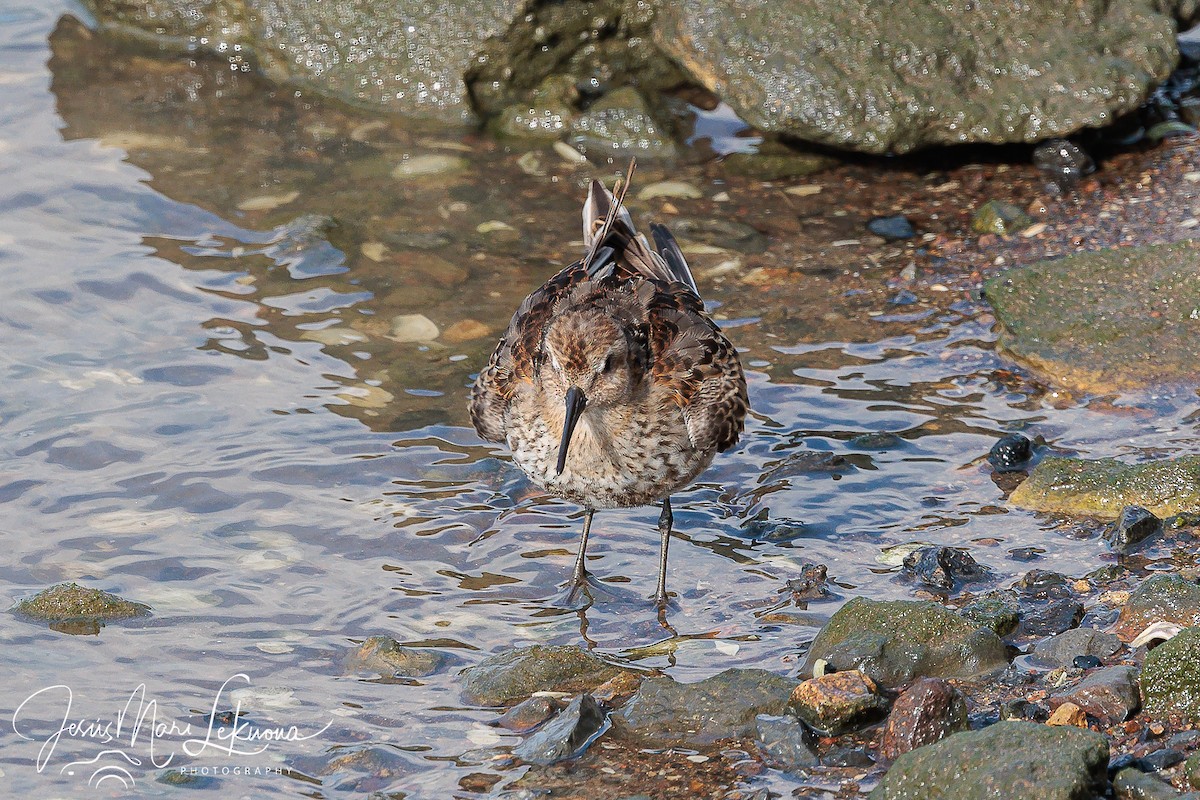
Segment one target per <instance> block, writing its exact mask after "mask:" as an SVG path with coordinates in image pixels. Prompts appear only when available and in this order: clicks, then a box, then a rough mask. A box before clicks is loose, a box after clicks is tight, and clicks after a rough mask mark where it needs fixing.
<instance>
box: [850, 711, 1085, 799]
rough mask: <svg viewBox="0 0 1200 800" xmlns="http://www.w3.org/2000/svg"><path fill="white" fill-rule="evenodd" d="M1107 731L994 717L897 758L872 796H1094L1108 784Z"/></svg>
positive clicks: (965, 797) (1080, 797) (905, 797)
mask: <svg viewBox="0 0 1200 800" xmlns="http://www.w3.org/2000/svg"><path fill="white" fill-rule="evenodd" d="M1107 767H1108V739H1106V738H1105V737H1104V736H1103V735H1101V734H1099V733H1094V732H1093V731H1089V730H1084V729H1080V728H1072V727H1055V728H1052V727H1049V726H1046V725H1039V724H1037V723H1034V722H1016V721H1011V722H998V723H996V724H995V725H992V726H990V727H987V728H984V729H982V730H978V731H966V732H963V733H956V734H954V735H952V736H950V737H948V738H946V739H943V740H942V741H940V742H937V743H936V744H931V745H927V746H925V747H919V748H917V749H916V750H913V751H911V752H908V753H905V754H904V755H902V756H900V758H898V759H896V763H895V764H893V765H892V768H891V769H890V770H888V772H887V774H886V775H884V776H883V780H882V781H880V782H879V785H878V786H877V787H876V788H875V790H874V791H873V792H871V795H870V796H871V800H996V798H1013V800H1016V798H1020V799H1021V800H1092V798H1094V797H1096V796H1098V795H1103V794H1104V791H1105V789H1106V787H1107V783H1108V780H1107Z"/></svg>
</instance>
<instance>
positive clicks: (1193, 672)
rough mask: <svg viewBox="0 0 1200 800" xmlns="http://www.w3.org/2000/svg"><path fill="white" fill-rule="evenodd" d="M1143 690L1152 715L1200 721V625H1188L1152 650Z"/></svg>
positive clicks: (1147, 711) (1146, 664)
mask: <svg viewBox="0 0 1200 800" xmlns="http://www.w3.org/2000/svg"><path fill="white" fill-rule="evenodd" d="M1141 689H1142V703H1143V705H1144V706H1145V709H1146V713H1147V714H1148V715H1150V716H1152V717H1164V716H1167V715H1177V716H1180V717H1183V718H1185V719H1187V720H1191V721H1197V720H1200V628H1187V629H1186V630H1183V631H1181V632H1180V633H1179V635H1178V636H1175V637H1174V638H1173V639H1170V640H1168V641H1166V642H1164V643H1163V644H1160V645H1159V646H1158V647H1156V648H1154V649H1153V650H1151V651H1150V653H1149V655H1147V656H1146V661H1145V663H1144V664H1143V665H1142V674H1141Z"/></svg>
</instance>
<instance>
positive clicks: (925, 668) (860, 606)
mask: <svg viewBox="0 0 1200 800" xmlns="http://www.w3.org/2000/svg"><path fill="white" fill-rule="evenodd" d="M817 661H825V662H826V663H827V664H829V665H830V666H832V667H833V668H834V669H836V670H838V671H846V670H852V669H861V670H862V671H863V672H864V673H866V675H867V676H868V677H870V678H871V679H872V680H873V681H875V682H876V683H878V684H880V685H881V686H883V687H885V688H892V687H897V686H902V685H904V684H907V683H910V682H911V681H912V680H914V679H915V678H919V677H934V678H969V677H975V676H979V675H984V674H987V673H990V672H993V671H995V670H999V669H1002V668H1003V667H1005V666H1006V665H1007V664H1008V659H1007V657H1006V654H1005V649H1004V644H1003V643H1002V642H1001V641H1000V639H999V638H997V636H996V634H994V633H993V632H992V631H990V630H987V629H986V628H981V627H979V626H977V625H976V624H975V623H973V622H970V621H968V620H967V619H965V618H963V617H961V616H959V615H958V614H955V613H954V612H953V611H950V610H948V609H946V608H943V607H942V606H940V605H938V604H936V603H928V602H916V601H905V600H897V601H892V602H882V601H876V600H870V599H867V598H865V597H856V598H854V599H853V600H851V601H850V602H848V603H846V605H844V606H842V608H841V609H839V610H838V612H837V613H836V614H834V615H833V617H832V618H831V619H830V620H829V622H828V623H826V625H825V627H824V628H822V629H821V631H820V633H818V634H817V638H816V639H815V640H814V641H813V643H812V646H811V647H810V648H809V652H808V659H807V661H806V662H805V665H804V669H805V672H807V673H810V674H811V672H812V670H813V667H814V666H815V665H816V662H817Z"/></svg>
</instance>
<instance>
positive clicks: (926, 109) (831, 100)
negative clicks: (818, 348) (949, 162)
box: [653, 0, 1191, 153]
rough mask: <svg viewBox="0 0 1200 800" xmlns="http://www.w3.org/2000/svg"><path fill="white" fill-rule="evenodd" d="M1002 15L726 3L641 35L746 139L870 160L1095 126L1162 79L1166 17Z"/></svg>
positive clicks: (1138, 10) (1128, 10) (693, 4)
mask: <svg viewBox="0 0 1200 800" xmlns="http://www.w3.org/2000/svg"><path fill="white" fill-rule="evenodd" d="M1187 8H1188V9H1190V8H1191V7H1190V6H1188V7H1187ZM1160 9H1162V10H1160ZM1008 12H1009V9H1008V7H1006V6H1003V5H1001V4H993V3H990V2H989V3H988V4H987V5H985V6H982V7H981V6H972V7H971V9H970V10H969V11H951V10H950V9H949V7H943V6H931V5H924V4H917V5H911V4H903V5H897V6H895V7H891V8H889V11H888V13H886V14H880V13H864V9H863V7H861V6H858V5H854V4H837V3H814V4H801V5H787V6H784V5H782V4H780V5H775V4H768V5H765V6H761V7H758V10H757V13H754V14H748V13H745V8H744V6H742V5H741V4H739V3H736V2H734V1H733V0H724V1H723V2H715V3H714V2H700V0H684V1H683V2H679V3H669V4H662V5H661V6H659V10H658V14H657V17H656V21H655V25H654V29H653V31H654V37H655V41H656V43H657V44H658V46H659V47H660V48H661V49H662V50H663V51H665V52H666V54H667V55H669V56H671V57H672V58H673V59H675V60H676V61H677V62H678V63H680V64H684V65H687V70H688V72H689V74H690V77H691V78H692V79H693V80H695V81H697V82H699V83H700V84H702V85H703V86H704V87H705V88H707V89H709V90H710V91H712V92H714V93H715V94H717V95H718V96H720V97H721V98H723V99H724V100H725V101H726V102H728V103H729V104H730V105H731V106H732V107H733V108H734V110H736V111H737V112H738V114H739V116H741V117H742V118H743V119H744V120H746V121H747V122H748V123H749V124H751V125H752V126H754V127H755V128H757V129H759V130H763V131H767V132H771V133H778V134H785V135H787V136H790V137H795V138H799V139H803V140H805V141H810V142H819V143H821V144H825V145H830V146H833V147H838V148H845V149H853V150H860V151H864V152H871V153H886V152H908V151H911V150H915V149H918V148H921V147H926V146H930V145H942V144H956V143H962V142H990V143H1001V142H1019V141H1025V142H1034V141H1038V140H1040V139H1045V138H1047V137H1050V136H1064V135H1067V134H1069V133H1072V132H1074V131H1076V130H1080V129H1082V128H1085V127H1089V126H1100V125H1104V124H1107V123H1108V121H1109V120H1110V119H1111V118H1112V117H1113V116H1114V115H1116V114H1120V113H1123V112H1126V111H1132V110H1133V109H1135V108H1136V107H1137V106H1138V104H1139V103H1140V102H1141V101H1142V99H1143V98H1144V97H1145V96H1146V95H1147V94H1148V92H1149V90H1150V87H1151V86H1153V85H1154V84H1155V83H1157V82H1158V81H1161V80H1163V79H1164V78H1166V76H1167V75H1168V73H1169V72H1170V71H1171V68H1172V67H1173V66H1174V62H1175V59H1176V50H1175V44H1174V31H1175V22H1174V20H1173V18H1172V16H1173V13H1174V9H1172V10H1171V11H1167V10H1166V9H1165V8H1164V7H1162V6H1159V5H1156V4H1153V3H1149V2H1140V3H1137V4H1126V5H1123V6H1122V8H1121V10H1120V11H1119V12H1118V11H1116V10H1114V9H1111V7H1108V6H1101V5H1096V6H1094V7H1093V6H1089V10H1088V12H1087V13H1079V12H1073V11H1068V10H1067V9H1066V8H1065V7H1063V6H1061V5H1056V4H1053V3H1045V4H1034V5H1030V6H1026V7H1024V9H1023V11H1022V13H1021V14H1020V15H1019V16H1018V17H1011V16H1009V15H1008ZM997 20H1003V22H1004V24H1003V25H999V24H998V23H997ZM1096 52H1105V53H1107V54H1109V55H1108V57H1106V58H1105V59H1100V60H1098V59H1096V57H1095V53H1096ZM964 53H969V54H970V58H966V57H958V56H948V55H947V54H964ZM1046 64H1052V65H1053V68H1052V69H1047V68H1044V66H1043V65H1046ZM1117 76H1120V77H1119V78H1118V77H1117ZM800 87H802V90H799V88H800ZM1030 109H1036V111H1034V112H1031V111H1030Z"/></svg>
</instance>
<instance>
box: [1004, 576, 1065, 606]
mask: <svg viewBox="0 0 1200 800" xmlns="http://www.w3.org/2000/svg"><path fill="white" fill-rule="evenodd" d="M1069 582H1070V579H1069V578H1068V577H1067V576H1066V575H1063V574H1062V573H1059V572H1050V571H1049V570H1044V569H1031V570H1029V571H1028V572H1026V573H1025V574H1024V575H1022V576H1021V579H1020V580H1019V581H1017V582H1016V584H1015V585H1014V588H1015V589H1016V590H1017V592H1019V593H1020V595H1021V597H1024V598H1027V599H1030V600H1062V599H1063V598H1066V597H1071V596H1072V592H1071V589H1070V587H1069V586H1068V585H1067V584H1068V583H1069Z"/></svg>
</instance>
